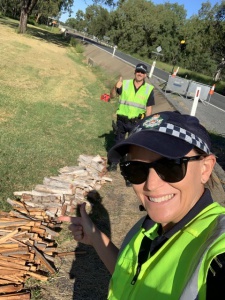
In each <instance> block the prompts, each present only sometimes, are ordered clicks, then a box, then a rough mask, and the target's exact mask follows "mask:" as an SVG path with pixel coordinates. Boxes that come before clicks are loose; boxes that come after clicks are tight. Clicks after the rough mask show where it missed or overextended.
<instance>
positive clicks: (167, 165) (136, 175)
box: [120, 158, 187, 184]
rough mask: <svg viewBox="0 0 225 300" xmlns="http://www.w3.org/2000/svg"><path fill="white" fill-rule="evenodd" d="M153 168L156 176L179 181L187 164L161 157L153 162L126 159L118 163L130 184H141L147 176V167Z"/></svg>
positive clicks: (183, 175) (170, 181) (171, 181)
mask: <svg viewBox="0 0 225 300" xmlns="http://www.w3.org/2000/svg"><path fill="white" fill-rule="evenodd" d="M150 168H154V170H155V171H156V173H157V174H158V176H159V177H160V178H161V179H162V180H164V181H166V182H169V183H175V182H179V181H181V180H182V179H183V178H184V177H185V175H186V170H187V164H186V163H185V162H182V161H180V159H177V160H174V159H171V160H170V159H167V158H163V159H160V160H158V161H156V162H153V163H145V162H141V161H127V162H124V163H121V164H120V169H121V174H122V175H123V176H124V178H125V179H127V180H129V181H130V182H131V183H132V184H141V183H143V182H145V181H146V180H147V178H148V174H149V169H150Z"/></svg>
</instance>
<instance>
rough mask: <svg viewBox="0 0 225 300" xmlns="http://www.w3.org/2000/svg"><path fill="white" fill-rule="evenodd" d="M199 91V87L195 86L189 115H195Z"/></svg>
mask: <svg viewBox="0 0 225 300" xmlns="http://www.w3.org/2000/svg"><path fill="white" fill-rule="evenodd" d="M200 93H201V88H200V87H197V89H196V92H195V97H194V102H193V105H192V108H191V116H195V113H196V109H197V106H198V100H199V98H200Z"/></svg>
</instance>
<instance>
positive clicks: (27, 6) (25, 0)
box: [19, 0, 38, 33]
mask: <svg viewBox="0 0 225 300" xmlns="http://www.w3.org/2000/svg"><path fill="white" fill-rule="evenodd" d="M37 2H38V0H22V1H21V14H20V24H19V33H25V32H26V30H27V19H28V16H29V14H30V13H31V12H32V9H33V8H34V7H35V5H36V4H37Z"/></svg>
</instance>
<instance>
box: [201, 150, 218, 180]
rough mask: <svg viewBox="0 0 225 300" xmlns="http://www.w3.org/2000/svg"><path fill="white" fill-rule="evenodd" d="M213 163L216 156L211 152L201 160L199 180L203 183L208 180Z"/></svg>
mask: <svg viewBox="0 0 225 300" xmlns="http://www.w3.org/2000/svg"><path fill="white" fill-rule="evenodd" d="M215 163H216V157H215V155H213V154H210V155H208V156H206V157H204V159H203V160H202V171H201V181H202V183H203V184H205V183H206V182H207V181H208V180H209V177H210V175H211V174H212V171H213V168H214V166H215Z"/></svg>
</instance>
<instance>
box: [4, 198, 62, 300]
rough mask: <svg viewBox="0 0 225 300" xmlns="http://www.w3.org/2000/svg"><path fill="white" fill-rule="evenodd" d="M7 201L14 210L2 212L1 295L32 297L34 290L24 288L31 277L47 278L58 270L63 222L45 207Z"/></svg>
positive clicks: (13, 297) (23, 299)
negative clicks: (49, 213) (50, 214)
mask: <svg viewBox="0 0 225 300" xmlns="http://www.w3.org/2000/svg"><path fill="white" fill-rule="evenodd" d="M7 201H8V202H9V203H10V204H11V205H12V206H13V210H12V211H10V212H9V213H6V212H0V299H5V298H6V299H8V300H13V299H18V300H19V299H22V300H25V299H30V292H29V291H24V292H23V291H22V290H23V288H24V284H25V281H26V280H27V279H28V278H30V277H33V278H35V279H37V280H44V281H46V280H48V274H49V273H50V274H54V273H55V272H56V268H55V266H54V255H55V254H56V253H57V252H56V242H55V237H56V236H57V235H58V234H59V230H60V228H61V223H59V222H57V220H53V219H52V218H50V217H49V216H47V214H46V213H45V211H44V210H42V209H37V208H36V209H35V210H33V209H30V208H29V207H26V205H25V204H24V203H23V202H21V201H19V200H11V199H8V200H7ZM15 292H16V293H15ZM18 292H20V293H18Z"/></svg>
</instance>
